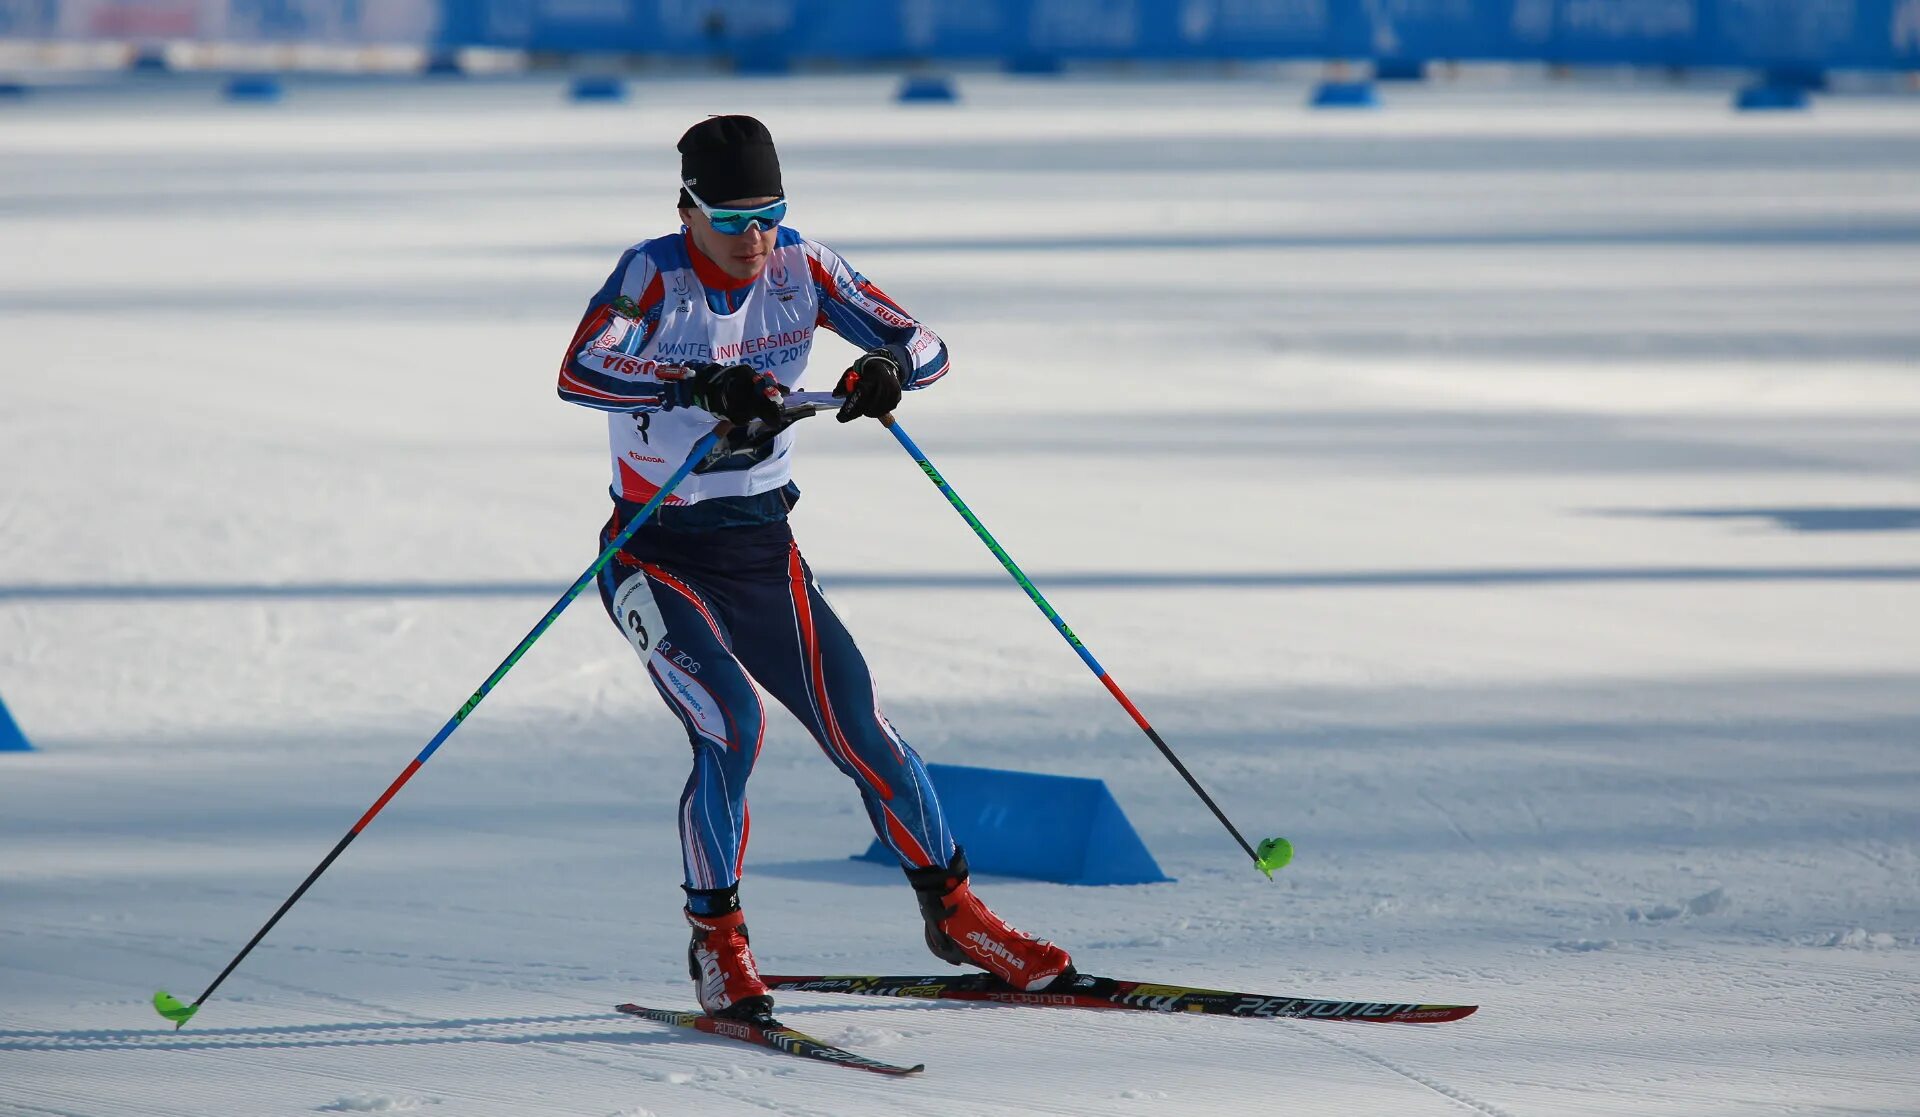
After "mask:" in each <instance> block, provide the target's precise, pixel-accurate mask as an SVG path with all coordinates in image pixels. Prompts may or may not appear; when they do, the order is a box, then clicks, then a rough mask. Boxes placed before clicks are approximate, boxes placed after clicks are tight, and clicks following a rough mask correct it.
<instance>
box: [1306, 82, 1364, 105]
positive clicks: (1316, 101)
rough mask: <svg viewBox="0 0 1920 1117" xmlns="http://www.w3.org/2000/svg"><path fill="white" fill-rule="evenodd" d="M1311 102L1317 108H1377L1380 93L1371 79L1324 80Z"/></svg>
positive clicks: (1315, 91) (1314, 92)
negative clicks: (1376, 90)
mask: <svg viewBox="0 0 1920 1117" xmlns="http://www.w3.org/2000/svg"><path fill="white" fill-rule="evenodd" d="M1309 103H1310V104H1312V105H1313V107H1314V108H1316V109H1377V108H1379V107H1380V95H1379V94H1377V93H1375V92H1374V89H1373V83H1372V82H1370V81H1323V82H1321V83H1320V85H1319V87H1318V88H1316V89H1315V90H1314V91H1313V98H1312V100H1311V101H1310V102H1309Z"/></svg>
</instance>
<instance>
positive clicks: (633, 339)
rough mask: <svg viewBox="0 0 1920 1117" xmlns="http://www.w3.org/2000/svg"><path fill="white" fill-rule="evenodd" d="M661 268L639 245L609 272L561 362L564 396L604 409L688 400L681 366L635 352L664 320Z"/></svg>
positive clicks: (647, 408) (641, 407)
mask: <svg viewBox="0 0 1920 1117" xmlns="http://www.w3.org/2000/svg"><path fill="white" fill-rule="evenodd" d="M664 297H665V295H664V291H663V290H662V287H661V282H660V271H659V269H658V268H656V267H654V265H653V261H652V260H650V259H648V258H647V256H646V254H645V253H643V252H641V251H639V250H638V249H628V250H627V253H626V255H624V256H622V257H620V263H619V265H618V266H616V267H615V268H614V269H613V274H612V275H610V276H608V277H607V281H606V283H604V284H602V285H601V287H600V290H599V292H598V293H596V294H595V295H594V296H593V301H592V302H591V303H588V304H587V312H586V314H584V315H582V316H581V318H580V326H579V328H578V329H576V330H574V332H573V340H572V341H571V342H569V343H568V345H567V353H566V356H565V357H564V358H563V359H562V360H561V362H560V398H561V399H563V400H566V401H567V402H568V403H577V404H580V405H582V406H584V407H591V408H594V409H595V410H599V411H631V412H645V411H659V410H661V409H663V408H672V407H675V406H677V405H680V404H684V403H685V402H686V401H685V400H684V399H681V398H679V393H681V392H682V391H683V389H682V382H681V377H682V376H684V374H685V370H684V369H682V368H681V367H680V366H677V365H660V364H657V363H656V362H653V361H647V360H642V359H640V358H639V357H635V356H634V355H633V354H635V353H637V352H639V351H640V348H641V346H643V345H645V344H646V342H647V338H648V337H650V336H651V335H652V333H653V331H654V330H655V329H656V328H657V327H658V326H659V324H660V311H661V306H662V303H663V302H664Z"/></svg>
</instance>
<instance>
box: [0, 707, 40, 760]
mask: <svg viewBox="0 0 1920 1117" xmlns="http://www.w3.org/2000/svg"><path fill="white" fill-rule="evenodd" d="M32 751H33V746H32V745H30V744H28V743H27V735H26V734H25V733H22V732H20V727H19V726H18V725H15V724H14V723H13V715H11V714H9V713H7V704H6V703H5V702H0V752H32Z"/></svg>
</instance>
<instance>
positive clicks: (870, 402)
mask: <svg viewBox="0 0 1920 1117" xmlns="http://www.w3.org/2000/svg"><path fill="white" fill-rule="evenodd" d="M833 394H834V397H835V398H836V399H838V398H845V399H846V401H847V402H845V403H843V404H841V405H840V410H839V411H838V412H837V413H836V414H835V415H834V418H836V419H839V420H840V421H841V422H843V423H851V422H853V421H854V420H855V419H878V418H880V417H881V416H882V415H888V414H891V413H892V412H893V409H894V408H896V407H898V406H900V358H899V357H898V356H896V355H895V353H894V351H893V350H891V349H884V348H883V349H869V350H867V351H866V352H865V353H862V354H860V355H859V356H858V357H855V358H854V359H853V367H852V368H849V369H848V370H847V371H845V372H843V373H841V374H840V383H838V384H836V385H834V388H833Z"/></svg>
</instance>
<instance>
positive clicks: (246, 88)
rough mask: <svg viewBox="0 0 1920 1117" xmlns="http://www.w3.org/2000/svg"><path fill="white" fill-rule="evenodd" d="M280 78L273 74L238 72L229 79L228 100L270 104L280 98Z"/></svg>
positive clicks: (250, 103) (252, 103) (251, 103)
mask: <svg viewBox="0 0 1920 1117" xmlns="http://www.w3.org/2000/svg"><path fill="white" fill-rule="evenodd" d="M280 94H281V89H280V79H279V78H277V77H274V76H273V75H272V74H237V75H235V76H234V77H232V78H230V79H228V81H227V100H229V101H237V102H239V103H241V104H247V105H270V104H273V103H274V102H276V101H278V100H280Z"/></svg>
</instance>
